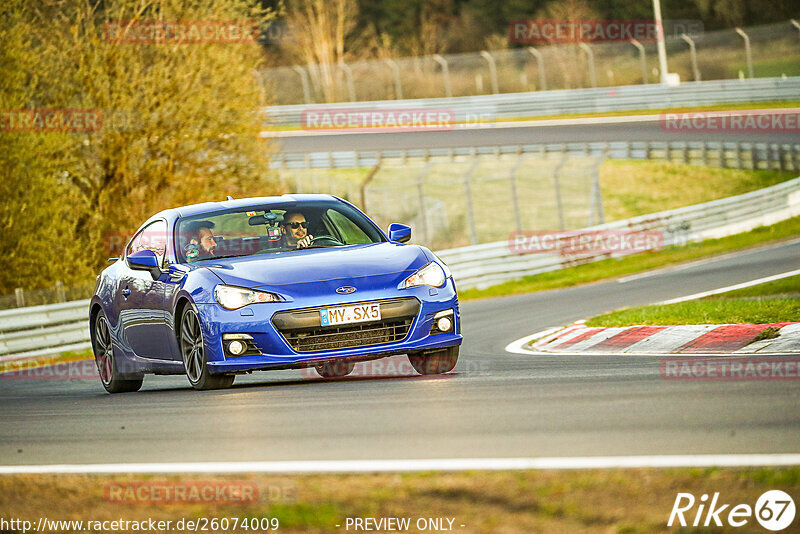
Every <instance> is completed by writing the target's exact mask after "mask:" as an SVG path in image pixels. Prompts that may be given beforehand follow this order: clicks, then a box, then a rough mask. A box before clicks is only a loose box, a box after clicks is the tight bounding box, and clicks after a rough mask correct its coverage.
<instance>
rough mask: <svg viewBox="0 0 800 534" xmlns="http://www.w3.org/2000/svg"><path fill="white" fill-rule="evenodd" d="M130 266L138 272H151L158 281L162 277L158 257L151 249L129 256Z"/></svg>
mask: <svg viewBox="0 0 800 534" xmlns="http://www.w3.org/2000/svg"><path fill="white" fill-rule="evenodd" d="M128 265H129V266H130V268H131V269H134V270H136V271H149V272H150V274H151V275H152V276H153V280H156V279H157V278H158V277H159V276H161V268H160V267H159V266H158V256H156V253H155V252H153V251H152V250H150V249H147V248H146V249H142V250H138V251H136V252H134V253H133V254H131V255H130V256H128Z"/></svg>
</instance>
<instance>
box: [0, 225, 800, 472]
mask: <svg viewBox="0 0 800 534" xmlns="http://www.w3.org/2000/svg"><path fill="white" fill-rule="evenodd" d="M798 267H800V240H795V241H794V242H789V243H784V244H782V245H779V246H772V247H766V248H762V249H758V250H751V251H747V252H740V253H736V254H733V255H728V256H725V257H721V258H718V259H715V260H713V261H708V260H706V261H703V262H698V263H695V264H691V265H689V266H683V267H681V268H672V269H665V270H662V271H658V272H654V273H650V274H649V275H647V276H641V277H636V278H634V279H631V280H629V281H626V282H622V283H621V282H618V281H611V282H604V283H597V284H591V285H586V286H581V287H576V288H572V289H566V290H560V291H550V292H544V293H536V294H530V295H522V296H515V297H506V298H499V299H491V300H483V301H472V302H465V303H463V304H462V311H463V328H464V332H465V341H464V345H463V346H462V352H461V359H460V361H459V365H458V366H457V368H456V371H455V372H454V373H452V374H450V375H448V376H444V377H419V376H415V375H411V373H409V375H408V376H391V375H392V374H395V373H391V372H390V373H389V374H388V375H386V376H383V377H370V378H346V379H339V380H334V381H323V380H322V379H317V378H313V379H308V378H304V377H303V375H302V374H301V373H300V372H299V371H281V372H273V373H259V374H255V375H251V376H248V377H239V378H237V383H236V384H235V385H234V387H233V388H232V389H230V390H224V391H211V392H196V391H193V390H192V389H190V388H189V384H188V382H187V380H186V379H185V378H184V377H151V376H149V377H147V378H146V379H145V384H144V388H143V390H142V391H141V392H138V393H132V394H122V395H113V396H112V395H107V394H106V393H105V392H104V391H103V389H102V387H101V385H100V382H99V380H71V381H66V380H16V381H11V380H2V379H0V405H1V406H2V410H1V411H0V457H2V461H0V464H4V465H13V464H29V465H30V464H56V463H117V462H120V463H127V462H137V463H138V462H175V461H184V462H200V461H251V460H252V461H268V460H341V459H402V458H416V459H421V458H432V459H436V458H467V457H478V458H486V457H498V458H499V457H543V456H603V455H651V454H652V455H655V454H712V453H719V454H723V453H781V452H783V453H797V452H800V439H798V438H800V381H797V380H794V381H782V382H781V381H741V382H689V381H680V382H675V381H669V382H668V381H665V380H663V379H662V378H661V377H660V374H659V360H660V358H658V357H634V356H608V355H600V356H575V355H573V356H567V357H564V356H534V355H530V356H526V355H519V354H511V353H507V352H505V350H504V347H505V346H506V345H507V344H508V343H509V342H511V341H512V340H514V339H516V338H519V337H522V336H524V335H527V334H531V333H534V332H537V331H540V330H543V329H545V328H547V327H551V326H555V325H560V324H564V323H566V322H568V321H572V320H576V319H579V318H582V317H586V316H588V315H592V314H595V313H599V312H602V311H605V310H608V309H611V308H617V307H620V306H624V305H637V304H645V303H650V302H657V301H661V300H665V299H668V298H674V297H680V296H684V295H688V294H692V293H696V292H700V291H705V290H711V289H716V288H719V287H723V286H727V285H731V284H736V283H741V282H745V281H748V280H752V279H755V278H760V277H764V276H769V275H773V274H778V273H783V272H786V271H790V270H794V269H797V268H798ZM795 319H797V318H795ZM399 358H401V360H399V361H404V360H405V359H404V357H399ZM401 369H407V366H405V367H403V368H401Z"/></svg>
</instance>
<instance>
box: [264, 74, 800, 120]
mask: <svg viewBox="0 0 800 534" xmlns="http://www.w3.org/2000/svg"><path fill="white" fill-rule="evenodd" d="M797 99H800V76H793V77H787V78H753V79H744V80H715V81H706V82H684V83H681V84H680V85H678V86H676V87H671V86H667V85H661V84H651V85H627V86H620V87H602V88H596V89H563V90H558V91H535V92H527V93H505V94H498V95H481V96H464V97H453V98H425V99H417V100H376V101H370V102H358V103H352V102H338V103H333V104H302V105H288V106H273V107H267V108H263V109H262V111H263V112H264V113H265V115H266V125H271V126H284V127H296V128H297V127H302V124H301V114H302V112H303V111H311V110H323V109H325V110H336V109H355V108H357V109H358V110H359V111H368V110H379V109H417V110H422V109H430V110H434V109H436V110H441V109H447V110H452V111H453V112H454V114H455V120H456V122H467V123H469V122H473V123H478V122H485V121H495V120H499V119H512V118H517V117H543V116H549V115H562V114H572V113H598V112H611V111H629V110H642V109H665V108H677V107H696V106H707V105H713V104H720V103H732V102H769V101H788V100H797Z"/></svg>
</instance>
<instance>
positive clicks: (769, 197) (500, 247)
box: [437, 178, 800, 289]
mask: <svg viewBox="0 0 800 534" xmlns="http://www.w3.org/2000/svg"><path fill="white" fill-rule="evenodd" d="M798 215H800V178H795V179H793V180H790V181H788V182H784V183H781V184H778V185H774V186H772V187H767V188H765V189H760V190H758V191H752V192H750V193H745V194H743V195H738V196H735V197H729V198H723V199H720V200H714V201H712V202H706V203H704V204H697V205H694V206H687V207H683V208H677V209H674V210H668V211H662V212H660V213H653V214H649V215H642V216H640V217H633V218H631V219H626V220H622V221H614V222H611V223H606V224H601V225H598V226H593V227H591V228H586V229H584V231H602V230H617V231H618V230H625V231H631V232H637V231H657V232H661V233H662V235H663V237H664V246H669V245H679V244H684V243H687V242H692V241H702V240H704V239H713V238H719V237H724V236H728V235H732V234H735V233H740V232H746V231H749V230H752V229H753V228H756V227H758V226H765V225H771V224H775V223H776V222H779V221H782V220H785V219H788V218H791V217H796V216H798ZM437 255H438V256H439V257H440V258H441V259H442V260H443V261H444V262H445V263H447V264H448V266H449V267H450V269H451V271H452V272H453V277H454V278H455V280H456V283H457V285H458V287H459V288H460V289H468V288H485V287H489V286H492V285H495V284H498V283H502V282H506V281H509V280H514V279H519V278H522V277H523V276H528V275H533V274H539V273H544V272H548V271H555V270H558V269H563V268H564V267H568V266H571V265H575V264H578V263H588V262H592V261H599V260H603V259H606V258H610V257H619V256H621V255H623V254H620V253H615V254H610V253H601V254H582V255H577V256H567V257H565V256H561V255H560V254H557V253H535V254H515V253H513V252H512V251H511V249H510V247H509V242H508V241H501V242H497V243H488V244H484V245H474V246H469V247H461V248H457V249H450V250H442V251H439V252H437Z"/></svg>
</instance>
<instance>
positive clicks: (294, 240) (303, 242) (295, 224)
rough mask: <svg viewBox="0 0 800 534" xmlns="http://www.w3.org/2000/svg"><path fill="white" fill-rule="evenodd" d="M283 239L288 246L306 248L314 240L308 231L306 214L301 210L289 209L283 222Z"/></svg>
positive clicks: (284, 215)
mask: <svg viewBox="0 0 800 534" xmlns="http://www.w3.org/2000/svg"><path fill="white" fill-rule="evenodd" d="M281 230H282V231H283V239H284V242H285V244H286V246H287V247H297V248H306V247H307V246H309V245H310V244H311V242H312V241H313V240H314V236H313V235H310V234H309V233H308V221H306V216H305V215H303V214H302V213H301V212H299V211H287V212H286V213H284V214H283V222H282V223H281Z"/></svg>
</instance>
